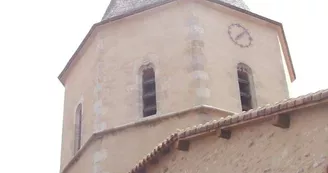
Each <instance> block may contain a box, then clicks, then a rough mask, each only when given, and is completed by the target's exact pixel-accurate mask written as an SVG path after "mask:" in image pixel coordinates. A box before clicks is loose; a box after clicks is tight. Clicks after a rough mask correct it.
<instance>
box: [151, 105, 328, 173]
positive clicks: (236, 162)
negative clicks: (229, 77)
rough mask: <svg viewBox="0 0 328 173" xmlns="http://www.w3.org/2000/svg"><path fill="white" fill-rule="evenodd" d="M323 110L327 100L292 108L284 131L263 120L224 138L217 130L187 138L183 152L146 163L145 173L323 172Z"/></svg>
mask: <svg viewBox="0 0 328 173" xmlns="http://www.w3.org/2000/svg"><path fill="white" fill-rule="evenodd" d="M327 112H328V107H327V106H326V105H320V106H316V107H312V108H308V109H302V110H299V111H295V112H294V113H293V115H292V116H291V117H292V118H291V120H292V122H293V125H292V126H291V127H290V128H289V129H288V130H284V129H280V128H276V127H274V126H272V125H271V124H270V121H267V122H263V123H261V124H254V125H252V126H246V127H242V128H238V129H235V130H234V131H233V135H232V136H231V138H230V139H229V140H224V139H220V138H217V136H216V135H212V136H207V137H202V138H197V139H195V140H191V147H190V149H189V151H188V152H178V151H177V150H176V151H171V153H170V154H169V155H167V156H165V157H162V158H161V159H160V160H159V163H158V165H156V166H149V167H148V169H147V173H153V172H154V173H155V172H159V170H161V169H162V167H164V166H166V167H168V168H169V171H168V172H167V173H184V172H188V173H196V172H208V173H217V172H245V171H246V170H247V171H246V172H254V173H255V172H258V173H271V172H272V173H275V172H279V173H302V172H306V173H318V172H320V173H321V172H324V171H326V166H327V165H326V164H327V163H328V158H327V156H328V155H327V151H326V149H327V148H328V142H327V141H326V138H325V137H326V134H327V133H326V130H325V129H326V128H327V127H328V123H327V122H328V116H327ZM273 134H274V135H273ZM172 157H174V158H176V159H175V161H171V158H172ZM182 158H185V159H182Z"/></svg>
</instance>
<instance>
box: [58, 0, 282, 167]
mask: <svg viewBox="0 0 328 173" xmlns="http://www.w3.org/2000/svg"><path fill="white" fill-rule="evenodd" d="M235 22H239V23H242V24H243V25H245V26H246V27H247V28H249V29H250V32H251V34H252V36H253V37H254V46H253V47H250V48H248V49H241V48H240V47H238V46H236V45H234V44H233V43H232V42H231V40H230V39H229V36H228V34H227V27H228V26H229V24H230V23H235ZM272 28H273V27H272V25H271V24H268V23H265V22H263V21H260V20H258V19H254V18H251V17H249V16H245V15H244V16H243V15H241V14H239V13H237V12H235V11H233V10H231V9H228V8H226V7H221V6H220V5H218V4H213V3H211V2H208V1H195V2H194V1H175V2H172V3H169V4H166V5H163V6H160V7H157V8H154V9H150V10H147V11H144V12H142V13H139V14H135V15H132V16H129V17H126V18H123V19H120V20H116V21H112V22H109V23H105V24H102V25H99V26H97V27H96V28H95V29H94V30H93V32H92V33H91V35H90V37H89V39H88V40H87V41H86V43H85V45H84V47H83V48H82V49H81V50H80V52H79V53H78V55H77V58H76V62H75V64H74V65H73V66H71V67H70V69H69V71H68V72H67V78H66V80H65V81H64V82H65V104H64V121H63V137H62V155H61V168H63V166H65V165H67V163H68V162H69V160H71V158H72V157H73V147H74V140H73V139H74V123H75V122H74V119H75V111H76V107H77V105H78V104H79V103H82V105H83V118H82V144H84V143H85V142H86V141H87V140H88V139H89V138H90V136H91V135H92V134H93V133H95V132H99V131H102V130H105V129H109V128H113V127H117V126H121V125H124V124H127V123H131V122H135V121H138V120H141V119H143V117H142V100H141V98H142V97H141V82H140V81H141V67H142V66H143V65H147V64H149V63H151V64H153V66H154V67H155V76H156V92H157V93H156V97H157V115H156V116H160V115H163V114H167V113H171V112H176V111H180V110H184V109H188V108H191V107H194V106H195V105H200V104H207V105H213V106H216V107H219V108H223V109H225V110H228V111H233V112H239V111H240V110H241V108H240V100H239V99H240V98H239V91H238V86H237V79H236V65H237V63H238V62H239V61H242V62H244V63H246V64H249V65H250V66H251V67H252V69H253V70H254V78H255V84H256V85H255V87H256V90H257V91H256V93H257V95H256V98H257V101H258V102H257V103H258V105H263V104H266V103H272V102H275V101H277V100H279V99H283V98H285V97H287V96H288V94H287V93H288V91H287V89H286V82H285V78H284V77H283V76H284V71H283V70H282V64H281V61H282V60H281V59H282V58H281V55H280V49H279V47H278V40H277V37H276V32H275V31H274V30H273V29H272ZM280 66H281V67H280ZM187 121H188V120H187ZM190 122H192V121H190ZM190 122H187V123H189V124H190ZM163 127H165V126H163ZM168 132H170V131H165V128H164V131H163V133H168ZM134 133H135V135H142V133H143V132H141V131H139V130H138V129H136V130H135V132H134ZM125 140H126V142H127V143H133V140H134V139H132V138H130V139H129V138H127V139H125ZM159 140H162V136H156V141H159ZM139 154H142V153H139Z"/></svg>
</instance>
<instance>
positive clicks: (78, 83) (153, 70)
mask: <svg viewBox="0 0 328 173" xmlns="http://www.w3.org/2000/svg"><path fill="white" fill-rule="evenodd" d="M58 78H59V80H60V82H61V83H62V84H63V85H64V87H65V98H64V115H63V116H64V118H63V134H62V149H61V165H60V172H61V173H206V172H208V173H219V172H221V173H246V172H247V173H323V172H324V173H327V170H325V169H327V168H326V167H327V165H328V158H327V157H328V152H327V151H328V135H327V134H328V116H327V115H328V90H320V91H318V92H315V93H310V94H307V95H304V96H300V97H297V98H290V96H289V86H290V84H291V83H292V82H293V81H294V80H295V79H296V74H295V70H294V67H293V63H292V59H291V55H290V52H289V49H288V44H287V40H286V37H285V33H284V29H283V26H282V24H281V23H279V22H277V21H274V20H272V19H268V18H266V17H264V16H261V15H259V14H255V13H253V12H251V11H250V9H249V8H248V6H247V5H246V4H245V3H244V2H243V1H242V0H111V2H110V4H109V6H108V8H107V10H106V12H105V14H104V16H103V18H102V20H101V21H100V22H99V23H96V24H94V25H93V26H92V27H91V29H90V31H89V33H87V35H86V37H85V38H84V40H83V41H82V43H81V44H80V46H79V47H78V48H77V50H76V52H75V53H74V54H73V56H72V57H71V58H70V60H69V61H68V63H67V65H66V66H65V68H64V69H63V71H62V72H61V73H60V75H59V77H58Z"/></svg>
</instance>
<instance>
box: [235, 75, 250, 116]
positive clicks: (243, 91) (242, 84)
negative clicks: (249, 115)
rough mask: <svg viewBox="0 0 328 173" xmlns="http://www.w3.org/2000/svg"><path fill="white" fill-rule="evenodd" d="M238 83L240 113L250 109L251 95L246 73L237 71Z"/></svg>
mask: <svg viewBox="0 0 328 173" xmlns="http://www.w3.org/2000/svg"><path fill="white" fill-rule="evenodd" d="M238 83H239V92H240V100H241V106H242V111H248V110H250V109H252V95H251V90H250V83H249V76H248V73H247V72H246V71H243V70H238Z"/></svg>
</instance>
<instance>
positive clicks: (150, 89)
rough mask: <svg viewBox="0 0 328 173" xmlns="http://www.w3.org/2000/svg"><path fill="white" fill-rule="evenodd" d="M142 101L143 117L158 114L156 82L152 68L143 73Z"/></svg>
mask: <svg viewBox="0 0 328 173" xmlns="http://www.w3.org/2000/svg"><path fill="white" fill-rule="evenodd" d="M142 101H143V117H148V116H151V115H154V114H156V112H157V108H156V81H155V72H154V69H153V68H152V67H147V68H145V69H144V70H143V71H142Z"/></svg>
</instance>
